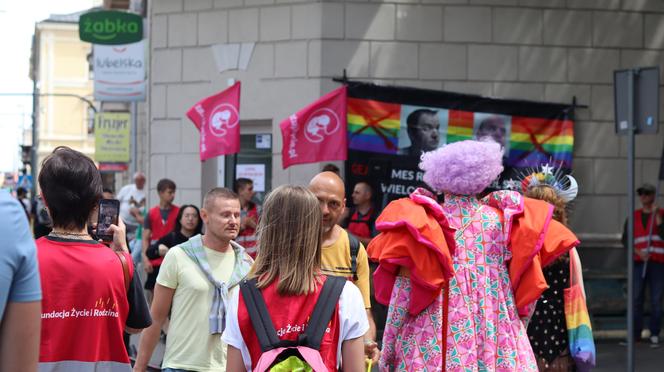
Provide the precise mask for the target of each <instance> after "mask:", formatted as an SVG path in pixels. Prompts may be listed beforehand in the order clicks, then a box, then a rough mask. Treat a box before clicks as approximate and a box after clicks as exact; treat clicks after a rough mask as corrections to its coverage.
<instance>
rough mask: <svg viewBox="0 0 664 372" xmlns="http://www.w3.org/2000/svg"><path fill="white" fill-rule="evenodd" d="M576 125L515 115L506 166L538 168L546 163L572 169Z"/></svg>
mask: <svg viewBox="0 0 664 372" xmlns="http://www.w3.org/2000/svg"><path fill="white" fill-rule="evenodd" d="M573 148H574V123H573V122H572V121H571V120H559V119H542V118H533V117H522V116H512V128H511V135H510V152H509V158H508V159H507V165H509V166H512V167H517V168H528V167H537V166H539V165H540V164H543V163H551V162H552V163H554V164H559V165H560V167H562V168H572V150H573Z"/></svg>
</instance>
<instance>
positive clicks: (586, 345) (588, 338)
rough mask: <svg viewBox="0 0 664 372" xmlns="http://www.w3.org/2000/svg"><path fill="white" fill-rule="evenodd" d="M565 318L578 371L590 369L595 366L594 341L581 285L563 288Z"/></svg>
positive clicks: (584, 371)
mask: <svg viewBox="0 0 664 372" xmlns="http://www.w3.org/2000/svg"><path fill="white" fill-rule="evenodd" d="M564 296H565V319H566V321H567V337H568V342H569V348H570V354H571V356H572V357H573V358H574V362H575V363H576V367H577V370H578V371H579V372H586V371H590V370H591V369H592V367H593V366H595V355H596V354H597V353H596V351H595V342H594V341H593V332H592V326H591V324H590V317H589V316H588V309H587V307H586V299H585V296H584V295H583V291H582V289H581V285H579V284H576V285H573V286H571V287H569V288H566V289H565V293H564Z"/></svg>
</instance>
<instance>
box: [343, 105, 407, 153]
mask: <svg viewBox="0 0 664 372" xmlns="http://www.w3.org/2000/svg"><path fill="white" fill-rule="evenodd" d="M347 102H348V103H347V105H348V109H347V110H348V148H349V149H355V150H362V151H369V152H379V153H383V154H396V153H397V150H398V144H399V128H400V126H401V122H400V121H399V120H400V119H399V118H400V115H401V105H397V104H392V103H386V102H380V101H374V100H368V99H354V98H348V101H347Z"/></svg>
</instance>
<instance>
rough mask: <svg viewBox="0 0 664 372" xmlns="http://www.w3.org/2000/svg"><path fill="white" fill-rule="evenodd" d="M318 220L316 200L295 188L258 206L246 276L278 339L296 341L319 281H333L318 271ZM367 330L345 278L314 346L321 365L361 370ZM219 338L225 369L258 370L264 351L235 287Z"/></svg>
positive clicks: (357, 294) (281, 189)
mask: <svg viewBox="0 0 664 372" xmlns="http://www.w3.org/2000/svg"><path fill="white" fill-rule="evenodd" d="M321 219H322V216H321V212H320V208H319V206H318V200H317V199H316V197H315V196H314V195H313V194H312V193H311V192H310V191H309V190H307V189H306V188H304V187H300V186H290V185H285V186H280V187H278V188H276V189H275V190H273V191H272V192H271V193H270V194H269V195H268V197H267V199H266V200H265V203H264V205H263V214H262V216H261V220H260V222H259V225H258V229H257V230H258V251H259V252H260V254H259V255H258V257H257V258H256V262H255V264H254V266H253V267H252V270H251V272H250V273H249V275H248V278H247V279H248V280H250V281H251V280H254V281H255V287H257V288H258V289H259V291H260V294H261V295H262V298H263V299H264V302H265V304H266V305H267V311H268V313H269V317H270V319H271V321H272V323H273V325H274V329H275V330H277V335H278V337H279V339H280V340H282V341H284V340H289V341H295V340H297V339H298V336H300V335H301V334H302V333H303V332H304V330H305V329H306V328H307V326H309V324H308V321H309V317H310V315H311V314H312V311H313V309H314V306H315V304H316V302H317V300H318V297H319V295H320V293H321V290H322V288H323V285H324V283H325V282H326V281H328V280H332V279H329V278H328V277H326V276H324V275H322V274H321V271H320V264H321ZM368 328H369V325H368V321H367V318H366V314H365V311H364V305H363V302H362V296H361V294H360V291H359V289H358V288H357V287H355V286H354V285H353V284H352V283H350V282H346V283H345V284H344V285H343V290H342V291H341V295H340V297H339V301H338V302H337V304H336V307H335V311H334V312H333V313H332V316H331V319H330V321H329V323H328V324H327V330H326V332H325V333H324V335H323V338H322V341H321V343H320V348H319V350H318V351H319V353H320V356H321V359H322V362H323V363H324V365H325V368H326V369H327V370H329V371H336V370H339V369H343V370H344V371H361V370H363V366H364V345H363V338H362V337H363V335H364V333H366V331H367V329H368ZM222 340H223V341H224V342H226V343H227V344H228V359H227V369H226V370H227V371H233V372H235V371H245V370H255V369H257V368H256V367H257V364H258V362H259V359H261V355H262V354H263V352H262V350H261V347H260V345H259V340H258V338H257V336H256V331H255V330H254V327H253V325H252V320H251V319H250V317H249V313H248V311H247V306H246V302H245V299H244V295H243V293H242V292H240V291H238V292H236V293H235V294H234V297H233V298H232V299H231V301H230V304H229V307H228V313H227V325H226V330H225V331H224V334H223V336H222ZM315 370H318V369H315Z"/></svg>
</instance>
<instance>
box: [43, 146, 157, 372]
mask: <svg viewBox="0 0 664 372" xmlns="http://www.w3.org/2000/svg"><path fill="white" fill-rule="evenodd" d="M39 186H40V188H41V193H42V196H43V199H44V203H45V204H46V209H47V211H48V214H49V216H50V217H51V219H52V220H53V231H51V233H49V234H48V235H47V236H45V237H42V238H40V239H38V240H37V242H36V243H37V257H38V261H39V271H40V275H41V286H42V293H43V300H42V313H41V320H42V328H41V344H40V352H39V370H40V371H73V370H75V371H98V370H113V371H131V365H130V362H129V357H128V355H127V351H126V349H125V346H124V343H123V339H122V333H123V331H125V330H126V331H127V332H130V333H137V332H140V330H141V329H142V328H146V327H148V326H149V325H150V324H151V323H152V320H151V318H150V313H149V311H148V308H147V304H146V302H145V297H144V295H143V290H142V286H141V283H140V279H139V277H138V275H134V267H133V263H132V260H131V256H130V255H129V253H128V249H127V242H126V237H125V236H126V235H125V233H126V230H125V226H124V223H123V222H122V220H121V219H119V218H118V211H119V204H118V201H117V200H102V181H101V175H100V173H99V170H98V169H97V168H96V166H95V164H94V162H93V161H92V160H91V159H90V158H88V157H87V156H85V155H84V154H82V153H80V152H78V151H75V150H72V149H70V148H68V147H62V146H61V147H57V148H56V149H55V150H53V153H51V154H50V155H49V156H47V157H46V159H44V161H43V163H42V169H41V172H40V173H39ZM95 216H98V217H97V219H98V221H99V226H97V231H96V235H98V236H99V237H100V238H101V240H100V241H97V240H94V239H93V237H92V236H91V235H90V233H89V230H88V225H89V224H91V222H90V221H91V219H93V218H94V217H95ZM109 222H110V223H109Z"/></svg>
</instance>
